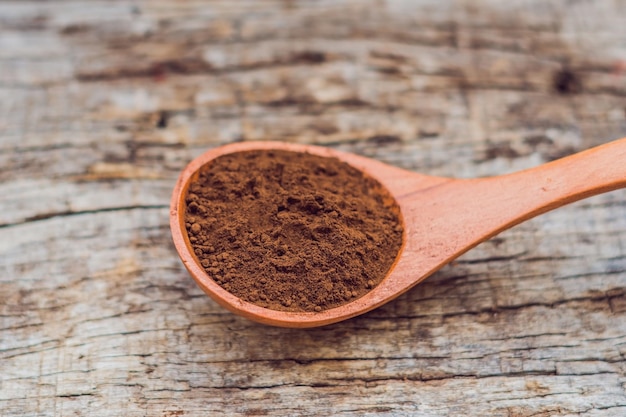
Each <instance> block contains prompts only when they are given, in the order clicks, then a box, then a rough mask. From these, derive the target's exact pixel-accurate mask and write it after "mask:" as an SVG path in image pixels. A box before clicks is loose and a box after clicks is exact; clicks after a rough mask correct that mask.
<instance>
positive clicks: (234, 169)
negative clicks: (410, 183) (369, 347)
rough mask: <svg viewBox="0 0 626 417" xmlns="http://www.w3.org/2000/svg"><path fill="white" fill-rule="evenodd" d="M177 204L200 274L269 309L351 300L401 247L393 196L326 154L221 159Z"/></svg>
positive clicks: (319, 308) (317, 307)
mask: <svg viewBox="0 0 626 417" xmlns="http://www.w3.org/2000/svg"><path fill="white" fill-rule="evenodd" d="M186 202H187V208H186V213H185V220H186V228H187V233H188V236H189V240H190V241H191V244H192V246H193V249H194V252H195V254H196V256H197V258H198V261H199V262H200V264H201V265H202V266H203V267H204V268H205V270H206V271H207V273H208V275H209V276H210V277H211V278H212V279H213V280H214V281H215V282H217V283H218V284H219V285H221V286H222V287H223V288H224V289H226V290H227V291H229V292H231V293H232V294H234V295H236V296H237V297H239V298H242V299H244V300H246V301H249V302H251V303H255V304H257V305H260V306H263V307H267V308H270V309H274V310H283V311H322V310H325V309H328V308H332V307H337V306H339V305H341V304H345V303H347V302H349V301H352V300H354V299H355V298H358V297H361V296H362V295H364V294H365V293H366V292H368V291H369V290H370V289H371V288H373V287H374V286H376V285H377V284H378V283H379V282H380V281H381V280H382V279H383V278H384V277H385V275H386V273H387V271H388V270H389V268H390V267H391V265H392V264H393V262H394V260H395V258H396V255H397V253H398V251H399V249H400V246H401V244H402V226H401V221H400V218H399V208H398V206H397V205H396V203H395V201H394V200H393V198H392V197H391V196H389V194H388V192H387V191H386V190H385V189H384V188H383V187H382V186H381V185H380V184H379V183H378V182H377V181H376V180H374V179H372V178H370V177H368V176H365V175H364V174H363V173H362V172H361V171H359V170H357V169H355V168H353V167H351V166H350V165H348V164H346V163H344V162H341V161H339V160H338V159H336V158H324V157H320V156H316V155H311V154H306V153H296V152H287V151H261V150H259V151H248V152H239V153H234V154H228V155H224V156H221V157H219V158H216V159H215V160H213V161H212V162H210V163H209V164H207V165H206V166H204V167H203V168H202V169H201V170H200V173H199V175H198V178H197V179H196V180H194V181H193V182H192V183H191V184H190V186H189V191H188V194H187V196H186Z"/></svg>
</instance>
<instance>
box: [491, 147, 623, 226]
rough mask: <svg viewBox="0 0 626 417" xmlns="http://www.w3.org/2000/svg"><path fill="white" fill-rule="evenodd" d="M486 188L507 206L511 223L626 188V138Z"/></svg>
mask: <svg viewBox="0 0 626 417" xmlns="http://www.w3.org/2000/svg"><path fill="white" fill-rule="evenodd" d="M484 185H485V186H489V187H492V188H493V190H494V191H495V194H496V195H497V197H498V199H499V200H500V201H502V202H503V203H504V204H505V205H506V206H507V208H506V210H507V211H509V213H510V214H509V216H511V219H510V220H511V221H514V222H515V223H520V222H522V221H524V220H527V219H530V218H531V217H535V216H537V215H539V214H542V213H545V212H547V211H550V210H553V209H556V208H558V207H562V206H564V205H566V204H569V203H573V202H574V201H578V200H582V199H584V198H587V197H591V196H594V195H597V194H601V193H605V192H608V191H612V190H616V189H619V188H623V187H626V138H622V139H619V140H615V141H613V142H609V143H606V144H604V145H600V146H597V147H595V148H592V149H588V150H586V151H583V152H579V153H577V154H574V155H570V156H568V157H565V158H562V159H558V160H556V161H552V162H549V163H546V164H543V165H540V166H538V167H535V168H530V169H527V170H524V171H519V172H516V173H513V174H509V175H504V176H500V177H494V178H490V179H488V180H485V182H484ZM492 194H493V191H492ZM494 197H495V196H494ZM502 208H503V209H504V207H502Z"/></svg>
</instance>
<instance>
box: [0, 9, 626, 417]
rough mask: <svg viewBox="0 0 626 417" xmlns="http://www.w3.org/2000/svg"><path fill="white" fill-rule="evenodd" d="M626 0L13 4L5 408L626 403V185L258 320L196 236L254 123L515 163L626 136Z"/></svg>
mask: <svg viewBox="0 0 626 417" xmlns="http://www.w3.org/2000/svg"><path fill="white" fill-rule="evenodd" d="M625 7H626V6H625V5H624V4H623V3H622V2H611V1H605V2H587V1H579V2H566V1H557V0H554V1H548V2H546V1H531V0H526V1H522V0H516V1H512V2H506V4H505V3H502V2H496V1H491V0H483V1H476V2H474V1H472V2H470V1H459V2H454V3H451V2H436V1H415V2H409V1H400V0H389V1H384V2H383V1H374V0H371V1H370V0H366V1H347V0H346V1H332V2H331V1H316V2H298V1H278V0H276V1H274V0H263V1H248V0H242V1H237V2H229V1H211V2H200V1H194V0H188V1H184V2H174V1H165V0H153V1H150V2H142V1H126V0H120V1H104V0H93V1H89V2H87V1H83V0H72V1H70V0H60V1H56V2H53V3H51V2H37V1H17V0H16V1H6V0H5V1H1V2H0V114H1V115H2V117H0V208H1V210H0V415H2V416H66V415H97V416H118V415H125V416H144V415H159V416H176V415H190V416H195V415H197V416H200V415H207V414H208V415H212V414H215V415H219V414H224V415H310V416H318V415H360V416H361V415H366V416H367V415H416V416H466V415H491V416H507V417H509V416H574V415H575V416H586V417H591V416H593V417H596V416H602V417H606V416H621V415H623V414H624V413H625V412H626V411H625V410H626V393H625V391H624V387H625V386H626V385H625V384H626V377H625V372H626V368H625V360H624V354H625V353H626V347H625V346H626V320H625V319H626V295H625V292H626V216H625V213H626V193H625V192H624V191H615V192H612V193H609V194H605V195H602V196H597V197H593V198H592V199H589V200H585V201H582V202H579V203H575V204H574V205H572V206H568V207H566V208H562V209H559V210H558V211H555V212H553V213H548V214H546V215H543V216H541V217H538V218H536V219H534V220H532V221H530V222H529V223H525V224H523V225H520V226H517V227H515V228H514V229H511V230H509V231H507V232H504V233H503V234H501V235H499V236H497V237H495V238H493V239H491V240H489V241H488V242H485V243H484V244H482V245H480V246H478V247H477V248H475V249H474V250H472V251H471V252H469V253H467V254H466V255H464V256H463V257H462V258H460V259H459V260H458V261H456V262H454V263H453V264H451V265H449V266H447V267H445V268H444V269H443V270H442V271H440V272H439V273H437V274H436V275H434V276H432V277H431V278H429V279H428V280H426V281H425V282H423V283H422V284H420V285H419V286H417V287H416V288H414V289H413V290H411V291H409V292H408V293H406V294H405V295H403V296H402V297H400V298H399V299H397V300H396V301H394V302H392V303H390V304H388V305H386V306H384V307H382V308H380V309H377V310H374V311H372V312H371V313H368V314H367V315H365V316H362V317H358V318H355V319H352V320H348V321H346V322H343V323H339V324H336V325H332V326H328V327H323V328H320V329H313V330H306V331H305V330H288V329H278V328H271V327H266V326H262V325H258V324H254V323H252V322H250V321H247V320H245V319H243V318H239V317H237V316H234V315H232V314H231V313H228V312H227V311H225V310H224V309H222V308H221V307H219V306H217V305H216V304H215V303H213V302H212V301H211V300H209V299H208V297H206V296H205V295H204V294H203V293H202V291H201V290H200V289H199V288H197V286H196V285H195V283H194V282H193V280H192V279H191V278H190V277H189V276H188V274H187V273H186V272H185V271H184V268H183V266H182V264H181V263H180V261H179V260H178V258H177V256H176V253H175V250H174V248H173V245H172V243H171V237H170V232H169V228H168V214H169V213H168V202H169V198H170V193H171V190H172V188H173V186H174V183H175V181H176V177H177V176H178V173H179V172H180V170H181V169H182V168H183V167H184V166H185V165H186V164H187V162H188V161H190V160H191V159H193V158H194V157H196V156H198V155H200V154H201V153H202V152H204V151H206V150H207V149H209V148H211V147H214V146H217V145H220V144H224V143H230V142H234V141H244V140H245V141H248V140H281V141H287V142H298V143H310V144H321V145H325V146H329V147H333V148H335V149H339V150H347V151H351V152H355V153H358V154H361V155H365V156H369V157H374V158H376V159H379V160H381V161H384V162H387V163H390V164H392V165H395V166H398V167H401V168H405V169H409V170H413V171H417V172H423V173H426V174H429V175H440V176H455V177H461V178H470V177H483V176H489V175H496V174H503V173H508V172H513V171H516V170H519V169H524V168H528V167H532V166H536V165H538V164H540V163H543V162H546V161H549V160H553V159H555V158H557V157H560V156H564V155H568V154H571V153H573V152H576V151H580V150H583V149H587V148H590V147H592V146H595V145H599V144H602V143H605V142H608V141H609V140H613V139H616V138H619V137H622V136H624V135H626V108H625V104H624V103H625V102H626V100H625V98H626V70H624V67H625V64H624V61H625V60H626V48H625V45H626V42H624V40H625V39H626V25H624V24H623V16H624V15H625V14H626V9H625Z"/></svg>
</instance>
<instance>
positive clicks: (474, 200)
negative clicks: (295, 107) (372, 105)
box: [170, 138, 626, 328]
mask: <svg viewBox="0 0 626 417" xmlns="http://www.w3.org/2000/svg"><path fill="white" fill-rule="evenodd" d="M270 149H271V150H285V151H291V152H307V153H310V154H314V155H319V156H323V157H336V158H338V159H339V160H341V161H343V162H346V163H348V164H350V165H352V166H353V167H355V168H357V169H359V170H361V171H363V172H364V173H366V174H368V175H369V176H371V177H373V178H375V179H376V180H378V182H380V184H382V185H383V186H384V187H385V188H387V190H388V191H389V193H390V194H391V195H392V196H393V197H394V198H395V199H396V202H397V203H398V206H399V207H400V212H401V216H402V220H403V224H404V236H403V244H402V247H401V249H400V251H399V253H398V255H397V257H396V260H395V262H394V264H393V266H392V267H391V268H390V269H389V271H388V272H387V275H386V276H385V278H384V279H383V280H382V281H381V283H380V284H379V285H378V286H376V287H375V288H373V289H372V290H371V291H369V292H368V293H366V294H365V295H364V296H362V297H360V298H357V299H355V300H354V301H350V302H348V303H346V304H344V305H341V306H339V307H335V308H331V309H328V310H323V311H320V312H288V311H278V310H272V309H268V308H264V307H260V306H258V305H256V304H253V303H249V302H246V301H244V300H242V299H240V298H238V297H236V296H234V295H233V294H231V293H230V292H228V291H226V290H225V289H223V288H222V287H221V286H220V285H218V284H217V283H216V282H215V281H213V279H211V277H210V276H209V275H208V274H207V272H206V271H205V270H204V268H203V267H202V266H201V265H200V263H199V262H198V260H197V258H196V256H195V255H194V252H193V249H192V247H191V243H190V241H189V238H188V236H187V232H186V229H185V220H184V215H185V210H186V203H185V196H186V194H187V190H188V188H189V184H190V183H191V182H193V181H194V180H195V179H196V178H197V177H198V174H199V170H200V168H201V167H202V166H204V165H205V164H207V163H209V162H210V161H212V160H214V159H215V158H218V157H220V156H222V155H225V154H229V153H235V152H244V151H251V150H270ZM623 187H626V138H623V139H619V140H616V141H613V142H609V143H607V144H604V145H601V146H598V147H596V148H592V149H589V150H587V151H583V152H580V153H578V154H575V155H571V156H569V157H566V158H562V159H560V160H557V161H553V162H549V163H547V164H544V165H541V166H539V167H535V168H531V169H528V170H524V171H519V172H516V173H513V174H508V175H502V176H496V177H489V178H479V179H454V178H444V177H435V176H428V175H424V174H419V173H415V172H411V171H407V170H404V169H400V168H397V167H393V166H390V165H387V164H384V163H382V162H380V161H376V160H373V159H370V158H366V157H362V156H359V155H355V154H351V153H345V152H340V151H336V150H334V149H330V148H324V147H318V146H312V145H299V144H290V143H282V142H240V143H235V144H230V145H225V146H222V147H219V148H215V149H212V150H210V151H208V152H206V153H204V154H202V155H201V156H199V157H198V158H196V159H195V160H193V161H192V162H190V163H189V165H187V167H186V168H185V169H184V170H183V171H182V173H181V175H180V177H179V179H178V181H177V183H176V186H175V188H174V191H173V194H172V201H171V208H170V228H171V232H172V238H173V240H174V245H175V247H176V250H177V251H178V254H179V256H180V258H181V259H182V261H183V264H184V265H185V267H186V268H187V270H188V271H189V273H190V274H191V276H192V277H193V278H194V280H195V281H196V282H197V284H198V285H199V286H200V288H202V290H203V291H204V292H206V293H207V294H208V295H209V296H210V297H211V298H213V299H214V300H215V301H216V302H218V303H219V304H220V305H222V306H223V307H225V308H227V309H228V310H230V311H232V312H234V313H236V314H239V315H241V316H244V317H246V318H248V319H251V320H254V321H257V322H261V323H265V324H270V325H274V326H282V327H299V328H301V327H315V326H323V325H327V324H331V323H335V322H338V321H341V320H345V319H348V318H351V317H354V316H357V315H359V314H362V313H365V312H367V311H370V310H372V309H375V308H376V307H379V306H381V305H382V304H384V303H386V302H388V301H390V300H392V299H394V298H396V297H397V296H399V295H400V294H402V293H404V292H406V291H407V290H409V289H410V288H412V287H413V286H415V285H416V284H418V283H419V282H421V281H423V280H424V279H425V278H427V277H428V276H429V275H431V274H432V273H433V272H435V271H437V270H438V269H440V268H441V267H442V266H444V265H446V264H447V263H449V262H450V261H452V260H453V259H455V258H457V257H458V256H460V255H462V254H463V253H465V252H467V251H468V250H470V249H472V248H473V247H475V246H476V245H478V244H479V243H481V242H483V241H485V240H487V239H489V238H491V237H492V236H494V235H496V234H498V233H500V232H502V231H503V230H506V229H508V228H510V227H512V226H514V225H516V224H519V223H521V222H523V221H525V220H528V219H530V218H532V217H535V216H537V215H539V214H542V213H545V212H547V211H550V210H553V209H555V208H558V207H561V206H563V205H566V204H569V203H572V202H574V201H577V200H580V199H583V198H587V197H590V196H593V195H596V194H600V193H604V192H608V191H612V190H615V189H618V188H623Z"/></svg>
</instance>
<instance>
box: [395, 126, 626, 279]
mask: <svg viewBox="0 0 626 417" xmlns="http://www.w3.org/2000/svg"><path fill="white" fill-rule="evenodd" d="M623 187H626V138H623V139H619V140H616V141H613V142H610V143H607V144H604V145H601V146H598V147H596V148H592V149H589V150H586V151H583V152H580V153H577V154H574V155H571V156H568V157H565V158H562V159H559V160H556V161H552V162H549V163H546V164H544V165H541V166H538V167H535V168H531V169H527V170H524V171H519V172H515V173H512V174H507V175H502V176H496V177H491V178H479V179H467V180H463V179H461V180H450V181H448V182H444V183H441V184H439V185H437V186H435V187H433V188H432V189H431V190H430V191H431V192H430V193H429V198H428V199H425V200H420V199H419V196H416V197H413V196H411V197H410V200H411V201H406V202H403V201H401V204H403V203H404V204H407V206H408V207H409V210H406V212H407V214H408V216H407V217H408V219H406V220H407V223H411V222H414V223H415V224H419V225H420V226H418V227H416V228H413V229H414V230H412V232H411V234H413V236H414V240H415V241H416V242H417V243H416V244H415V245H414V247H413V245H411V253H413V254H414V256H415V257H416V261H415V262H416V265H415V267H416V268H419V266H418V264H420V263H421V264H424V265H426V264H428V263H427V262H423V260H424V259H428V258H433V259H434V258H436V259H440V260H441V263H442V264H443V263H446V262H448V261H450V260H451V259H454V258H455V257H457V256H459V255H461V254H462V253H464V252H466V251H467V250H469V249H471V248H473V247H474V246H476V245H478V244H479V243H481V242H483V241H485V240H487V239H489V238H491V237H493V236H495V235H496V234H498V233H500V232H502V231H503V230H506V229H508V228H510V227H512V226H515V225H516V224H519V223H521V222H523V221H525V220H528V219H530V218H532V217H535V216H537V215H539V214H542V213H545V212H547V211H550V210H553V209H556V208H558V207H561V206H564V205H566V204H569V203H572V202H574V201H577V200H581V199H583V198H587V197H591V196H593V195H596V194H600V193H604V192H608V191H611V190H616V189H618V188H623ZM418 208H419V209H420V210H417V209H418ZM411 209H413V210H411ZM414 213H415V214H414ZM420 218H421V220H419V221H418V219H420ZM424 224H425V225H426V226H422V225H424ZM425 236H427V238H425ZM429 267H430V266H429ZM436 267H439V265H436ZM434 269H436V268H434V267H433V270H434ZM420 272H423V273H425V274H427V273H430V272H431V271H430V270H424V271H420Z"/></svg>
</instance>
